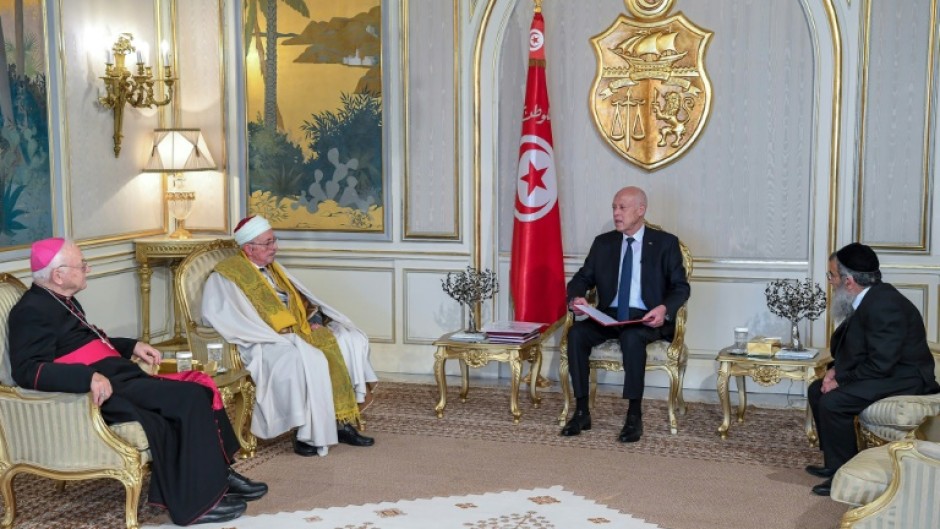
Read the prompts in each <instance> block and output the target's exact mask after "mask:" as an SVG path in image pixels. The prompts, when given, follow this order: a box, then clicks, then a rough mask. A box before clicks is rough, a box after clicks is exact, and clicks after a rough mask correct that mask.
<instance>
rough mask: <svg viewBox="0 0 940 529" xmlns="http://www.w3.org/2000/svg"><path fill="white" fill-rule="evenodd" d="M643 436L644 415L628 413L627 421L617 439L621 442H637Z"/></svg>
mask: <svg viewBox="0 0 940 529" xmlns="http://www.w3.org/2000/svg"><path fill="white" fill-rule="evenodd" d="M642 436H643V416H642V415H629V414H628V415H627V421H626V422H625V423H624V425H623V429H622V430H620V435H619V436H617V440H618V441H620V442H621V443H635V442H637V441H639V440H640V437H642Z"/></svg>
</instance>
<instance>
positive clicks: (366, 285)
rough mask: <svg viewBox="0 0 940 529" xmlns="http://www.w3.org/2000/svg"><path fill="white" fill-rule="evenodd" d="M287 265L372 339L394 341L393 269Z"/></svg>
mask: <svg viewBox="0 0 940 529" xmlns="http://www.w3.org/2000/svg"><path fill="white" fill-rule="evenodd" d="M286 267H287V269H288V270H289V271H290V272H291V273H292V274H294V275H295V276H297V278H298V279H299V280H300V281H301V282H302V283H303V284H304V285H305V286H306V287H307V288H309V289H310V290H311V291H312V292H313V293H314V294H315V295H316V296H317V297H319V298H320V299H322V300H323V301H324V302H325V303H327V304H328V305H330V306H331V307H333V308H335V309H336V310H338V311H340V312H342V313H343V314H345V315H346V316H348V317H349V318H350V319H351V320H352V321H353V322H354V323H355V324H356V326H358V327H359V328H360V329H362V330H363V331H364V332H365V333H366V334H367V335H369V339H370V340H371V341H372V342H388V341H392V342H394V341H395V274H394V272H393V271H392V270H391V269H381V268H363V267H359V266H342V267H334V266H328V265H319V264H318V265H298V264H288V265H286Z"/></svg>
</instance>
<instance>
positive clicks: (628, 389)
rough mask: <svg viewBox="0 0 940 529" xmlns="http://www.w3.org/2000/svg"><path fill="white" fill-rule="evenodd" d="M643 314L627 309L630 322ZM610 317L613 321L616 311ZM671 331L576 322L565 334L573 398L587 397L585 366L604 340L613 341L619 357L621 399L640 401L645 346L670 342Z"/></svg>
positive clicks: (668, 327) (670, 326) (665, 327)
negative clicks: (621, 384) (621, 377)
mask: <svg viewBox="0 0 940 529" xmlns="http://www.w3.org/2000/svg"><path fill="white" fill-rule="evenodd" d="M647 312H648V311H646V310H643V309H634V308H631V309H630V319H637V318H642V317H643V316H644V315H645V314H646V313H647ZM610 315H611V316H612V317H616V310H614V311H613V313H612V314H610ZM674 331H675V325H674V324H672V323H666V324H665V325H663V326H662V327H658V328H653V327H647V326H646V325H643V324H642V323H633V324H630V325H620V326H610V327H605V326H603V325H601V324H599V323H597V322H595V321H594V320H592V319H590V318H588V319H585V320H582V321H576V322H575V323H574V325H572V326H571V329H570V330H569V331H568V372H569V373H571V386H572V388H573V390H574V396H575V398H583V397H587V396H589V394H590V375H591V372H590V367H589V365H588V362H589V360H590V357H591V349H592V348H593V347H594V346H595V345H600V344H602V343H604V342H606V341H607V340H610V339H617V340H619V341H620V352H621V353H622V354H623V371H624V377H623V398H625V399H642V398H643V389H644V386H645V384H646V346H647V344H649V343H650V342H655V341H656V340H659V339H662V338H666V339H670V338H671V337H672V335H673V332H674Z"/></svg>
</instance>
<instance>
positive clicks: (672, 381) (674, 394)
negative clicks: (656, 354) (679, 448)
mask: <svg viewBox="0 0 940 529" xmlns="http://www.w3.org/2000/svg"><path fill="white" fill-rule="evenodd" d="M664 371H666V374H667V375H669V396H668V397H667V400H666V409H667V410H668V411H669V432H670V433H672V434H673V435H675V434H677V433H679V420H678V419H677V418H676V407H677V406H678V403H679V388H680V387H681V386H680V385H679V373H678V370H676V369H673V368H669V367H666V368H664Z"/></svg>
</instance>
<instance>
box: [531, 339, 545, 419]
mask: <svg viewBox="0 0 940 529" xmlns="http://www.w3.org/2000/svg"><path fill="white" fill-rule="evenodd" d="M533 354H534V355H535V358H531V359H529V364H530V367H529V375H530V376H529V398H530V399H531V400H532V407H533V408H535V409H538V408H539V405H541V404H542V397H539V389H538V388H539V379H541V378H542V348H541V346H537V347H536V348H535V351H534V352H533ZM532 373H535V374H536V376H534V377H533V376H531V375H532Z"/></svg>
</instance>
